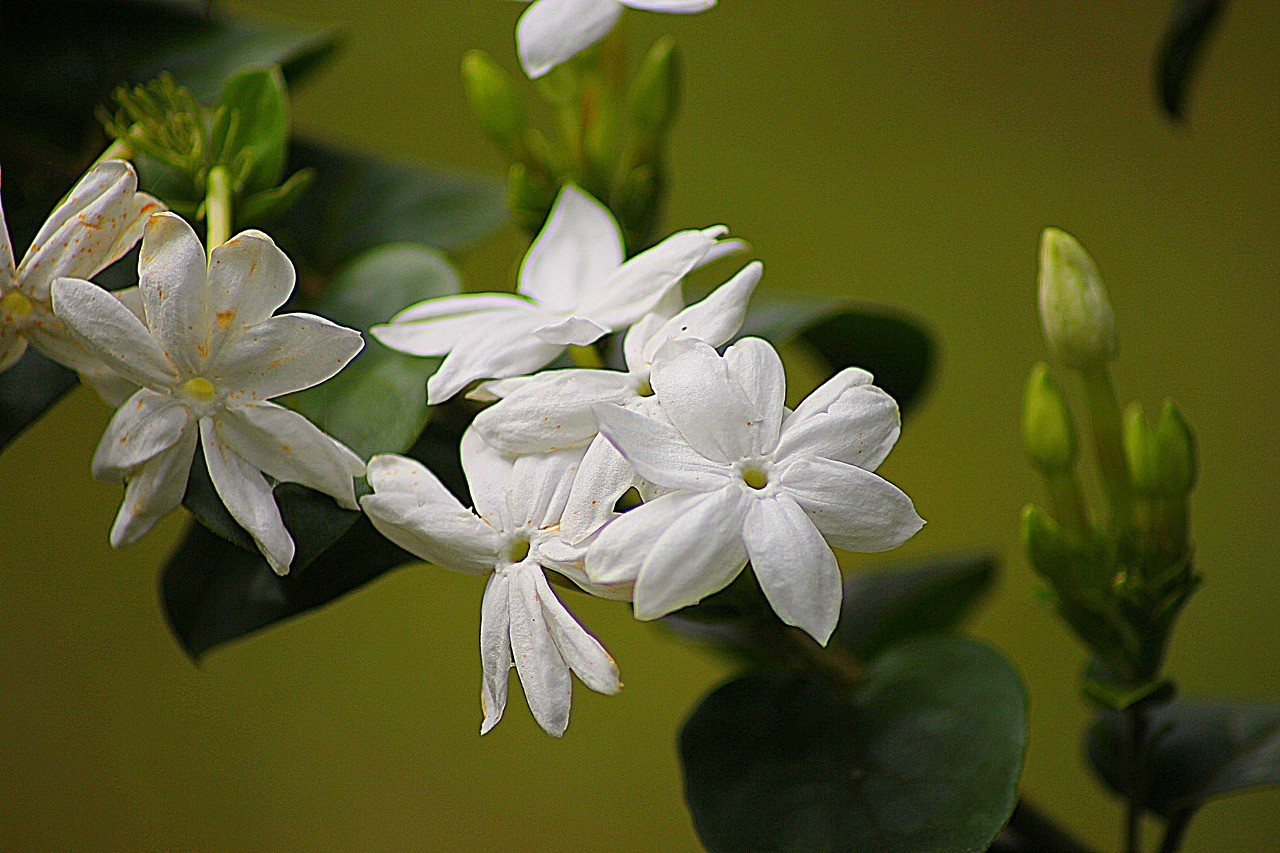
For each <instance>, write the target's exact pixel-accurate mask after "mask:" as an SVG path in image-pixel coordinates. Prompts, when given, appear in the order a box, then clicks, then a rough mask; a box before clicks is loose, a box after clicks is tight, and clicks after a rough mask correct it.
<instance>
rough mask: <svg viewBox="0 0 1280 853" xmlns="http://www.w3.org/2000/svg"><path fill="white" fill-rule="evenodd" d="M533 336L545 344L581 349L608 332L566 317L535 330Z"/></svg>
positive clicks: (592, 324) (583, 321) (591, 324)
mask: <svg viewBox="0 0 1280 853" xmlns="http://www.w3.org/2000/svg"><path fill="white" fill-rule="evenodd" d="M533 334H534V336H535V337H536V338H537V339H538V340H540V341H543V342H545V343H549V344H559V345H560V346H563V347H567V346H579V347H581V346H586V345H587V344H593V343H595V342H596V341H598V340H600V339H601V338H603V337H604V336H605V335H607V334H609V330H608V329H606V328H605V327H604V326H600V325H598V324H596V323H593V322H592V321H590V320H587V319H585V318H583V317H566V318H564V319H563V320H557V321H556V322H554V323H549V324H547V325H545V326H542V327H541V328H539V329H536V330H535V331H534V333H533Z"/></svg>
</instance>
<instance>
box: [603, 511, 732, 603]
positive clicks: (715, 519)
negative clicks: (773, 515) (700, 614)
mask: <svg viewBox="0 0 1280 853" xmlns="http://www.w3.org/2000/svg"><path fill="white" fill-rule="evenodd" d="M748 500H749V498H747V497H746V495H744V494H743V493H742V490H740V489H736V488H725V489H721V490H719V491H716V492H710V493H696V492H676V493H674V494H670V495H664V496H663V497H660V498H656V499H655V500H653V501H650V502H649V503H646V504H643V505H641V506H639V507H636V508H635V509H633V510H631V511H630V512H626V513H623V514H622V515H621V516H619V517H618V518H617V519H615V520H614V521H612V522H610V523H609V525H608V526H607V527H605V528H604V530H602V531H601V532H600V535H599V537H598V538H597V539H596V541H595V542H594V543H592V545H591V547H590V548H589V549H588V550H587V576H588V577H589V578H590V579H591V581H592V582H593V583H602V584H615V583H626V582H628V581H635V584H636V588H635V595H636V618H637V619H656V618H658V617H659V616H665V615H666V614H667V613H670V612H671V611H672V610H675V609H677V608H680V607H684V606H685V605H688V604H694V603H696V602H698V601H700V600H702V599H703V598H704V597H705V596H708V595H710V594H711V593H713V592H716V591H717V590H720V589H723V588H724V587H725V586H727V585H728V584H729V582H730V581H732V580H733V579H734V578H735V577H737V574H738V572H739V571H741V570H742V567H743V566H744V565H746V562H747V552H746V548H745V547H744V545H743V544H742V524H743V520H744V518H745V516H746V513H747V510H748V508H749V507H748V506H747V501H748Z"/></svg>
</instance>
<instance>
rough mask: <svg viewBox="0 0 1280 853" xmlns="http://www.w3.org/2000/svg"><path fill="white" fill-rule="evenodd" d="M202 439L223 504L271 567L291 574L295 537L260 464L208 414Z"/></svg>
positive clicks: (201, 432) (280, 573) (210, 476)
mask: <svg viewBox="0 0 1280 853" xmlns="http://www.w3.org/2000/svg"><path fill="white" fill-rule="evenodd" d="M200 439H201V442H202V444H203V445H204V460H205V463H206V464H207V465H208V466H209V478H210V479H211V480H213V487H214V489H215V490H217V492H218V497H220V498H222V503H223V505H224V506H225V507H226V508H227V511H228V512H229V513H231V517H232V518H234V519H235V520H236V522H237V523H238V524H239V525H240V526H241V527H243V528H244V529H245V531H246V532H247V533H248V534H249V535H250V536H252V537H253V541H254V543H255V544H257V546H258V550H259V551H261V552H262V555H263V556H264V557H266V558H267V563H268V564H270V566H271V568H272V570H273V571H274V572H275V573H276V574H278V575H286V574H288V573H289V564H290V563H292V562H293V552H294V545H293V538H292V537H290V536H289V531H288V530H287V529H285V526H284V521H283V520H282V519H281V518H280V508H279V507H278V506H276V500H275V496H274V495H273V494H272V493H271V486H270V484H268V483H267V481H266V478H264V477H263V476H262V473H261V472H260V471H259V470H258V469H257V468H255V467H253V466H252V465H250V464H249V463H248V462H246V461H245V460H244V459H242V458H241V457H240V456H239V455H238V454H237V453H236V452H235V451H234V450H232V449H231V448H229V447H228V446H227V445H226V444H225V443H224V442H223V441H222V440H221V438H220V437H219V436H218V434H217V430H216V428H215V426H214V422H213V421H212V420H211V419H209V418H202V419H201V421H200Z"/></svg>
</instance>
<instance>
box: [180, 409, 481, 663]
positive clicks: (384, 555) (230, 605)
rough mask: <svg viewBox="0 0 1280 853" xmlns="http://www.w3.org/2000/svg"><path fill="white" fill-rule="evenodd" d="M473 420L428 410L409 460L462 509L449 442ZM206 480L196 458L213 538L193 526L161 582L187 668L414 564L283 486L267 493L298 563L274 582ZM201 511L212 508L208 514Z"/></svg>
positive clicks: (460, 482) (360, 526)
mask: <svg viewBox="0 0 1280 853" xmlns="http://www.w3.org/2000/svg"><path fill="white" fill-rule="evenodd" d="M473 414H474V412H473V410H472V408H471V407H470V405H469V404H466V403H465V402H454V403H449V404H447V405H445V406H438V407H436V409H435V410H433V412H432V420H431V423H430V424H429V425H428V427H427V429H426V430H425V431H423V433H422V435H421V436H420V437H419V439H418V442H417V443H416V444H415V445H414V446H413V448H411V450H410V452H409V455H410V456H413V457H414V458H416V459H419V460H421V461H422V462H424V463H426V464H427V465H428V466H429V467H430V468H431V470H432V471H434V472H435V473H436V474H437V475H438V476H439V477H440V479H441V480H442V481H443V482H444V484H445V485H446V486H448V487H449V488H450V489H451V490H452V491H453V492H454V494H455V495H457V496H458V498H459V500H464V501H465V500H467V490H466V480H465V478H464V477H463V473H462V467H461V464H460V462H459V459H458V442H459V440H460V439H461V437H462V432H463V430H464V429H465V428H466V425H467V423H468V422H469V421H470V419H471V417H472V416H473ZM208 478H209V475H208V472H207V471H206V470H205V467H204V460H203V458H201V456H200V454H199V453H197V454H196V463H195V465H194V466H193V467H192V482H193V483H197V482H199V483H201V484H202V485H198V486H197V489H198V490H199V491H198V495H199V497H200V499H201V500H203V501H205V502H206V504H205V505H204V506H203V507H202V515H201V518H202V519H203V520H204V521H205V522H206V523H208V522H209V521H210V520H211V519H212V522H213V523H212V524H210V527H213V528H214V529H216V530H217V531H218V534H219V535H215V534H214V533H211V532H210V530H209V529H206V527H204V526H202V525H201V524H192V525H191V527H190V529H189V530H188V531H187V535H186V537H185V538H184V539H183V541H182V543H181V544H180V545H179V546H178V549H177V550H176V551H175V552H174V554H173V555H172V556H171V557H170V558H169V561H168V563H167V564H166V565H165V567H164V569H163V570H162V572H161V576H160V597H161V606H162V607H163V609H164V612H165V617H166V618H167V619H168V622H169V626H170V628H171V629H172V631H173V634H174V636H175V637H176V638H177V640H178V642H179V643H180V644H181V645H182V647H183V649H185V650H186V652H187V654H189V655H190V656H191V657H192V658H193V659H198V658H199V657H200V656H201V655H202V654H204V653H205V652H207V651H208V650H209V649H211V648H213V647H214V646H217V645H220V644H222V643H225V642H228V641H230V640H234V639H237V638H238V637H242V636H244V635H245V634H249V633H251V632H253V631H257V630H259V629H261V628H265V627H267V626H269V625H272V624H274V623H276V622H281V621H284V620H286V619H289V618H291V617H293V616H296V615H298V614H300V613H305V612H306V611H308V610H311V609H314V608H316V607H319V606H321V605H323V604H325V603H327V602H329V601H332V600H333V599H335V598H338V597H340V596H342V595H344V594H346V593H348V592H351V591H352V590H355V589H357V588H359V587H361V586H363V585H365V584H366V583H368V582H370V581H371V580H374V579H375V578H377V577H380V576H381V575H383V574H385V573H386V572H388V571H390V570H391V569H393V568H395V567H396V566H399V565H401V564H403V563H405V562H407V561H409V560H411V559H413V558H412V557H411V556H410V555H409V554H407V553H405V552H404V551H401V550H400V549H399V548H397V547H396V546H394V545H392V544H391V543H390V542H388V541H387V540H386V539H384V538H383V537H382V536H381V535H380V534H379V533H377V531H375V530H374V529H373V526H372V525H371V524H370V523H369V521H368V519H367V518H365V517H364V516H363V515H361V514H360V513H355V512H347V511H345V510H342V509H339V508H338V507H337V506H336V505H334V504H333V502H332V501H331V500H330V499H329V498H328V497H325V496H323V495H319V494H317V493H315V492H311V491H309V490H307V489H303V488H301V487H298V486H294V485H283V486H277V487H276V500H277V501H278V502H279V504H280V509H281V514H282V515H283V516H284V520H285V524H286V526H288V527H289V530H290V532H291V533H293V535H294V538H295V540H296V541H297V543H298V556H297V557H296V558H295V560H294V565H293V570H292V571H291V572H290V574H289V575H287V576H286V577H283V578H282V577H279V576H277V575H276V574H275V572H273V571H271V568H270V567H269V566H268V565H267V562H266V560H264V559H263V558H262V556H261V555H260V554H259V553H258V551H257V549H256V548H254V547H253V543H252V541H251V540H250V539H249V537H248V536H247V535H246V534H245V533H244V531H243V530H241V529H240V528H239V526H237V525H236V524H235V521H234V520H233V519H232V518H231V517H230V515H229V514H227V512H226V510H225V508H223V507H222V505H221V502H220V501H218V498H217V495H216V494H214V493H213V492H212V486H211V485H209V481H208ZM191 499H192V490H191V488H188V501H190V500H191ZM209 501H213V502H216V507H215V506H211V505H209V504H208V502H209ZM188 505H190V504H188ZM219 513H220V514H219ZM339 514H340V515H339ZM215 525H216V526H215ZM326 527H327V528H328V529H326ZM224 537H225V538H224ZM233 543H234V544H233ZM320 551H322V553H321V552H320ZM303 567H305V570H304V568H303Z"/></svg>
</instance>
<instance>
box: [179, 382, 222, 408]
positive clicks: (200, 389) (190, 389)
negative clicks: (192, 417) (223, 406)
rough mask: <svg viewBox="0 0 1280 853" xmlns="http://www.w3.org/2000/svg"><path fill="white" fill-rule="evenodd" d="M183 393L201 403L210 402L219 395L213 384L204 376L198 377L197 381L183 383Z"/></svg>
mask: <svg viewBox="0 0 1280 853" xmlns="http://www.w3.org/2000/svg"><path fill="white" fill-rule="evenodd" d="M182 392H183V393H184V394H186V395H187V396H188V397H190V398H191V399H193V400H196V401H197V402H200V403H207V402H209V401H210V400H212V399H213V398H214V396H215V395H217V393H218V392H217V389H215V388H214V387H213V383H212V382H210V381H209V380H208V379H205V378H204V377H203V376H197V377H196V378H195V379H188V380H187V381H186V382H183V383H182Z"/></svg>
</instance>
